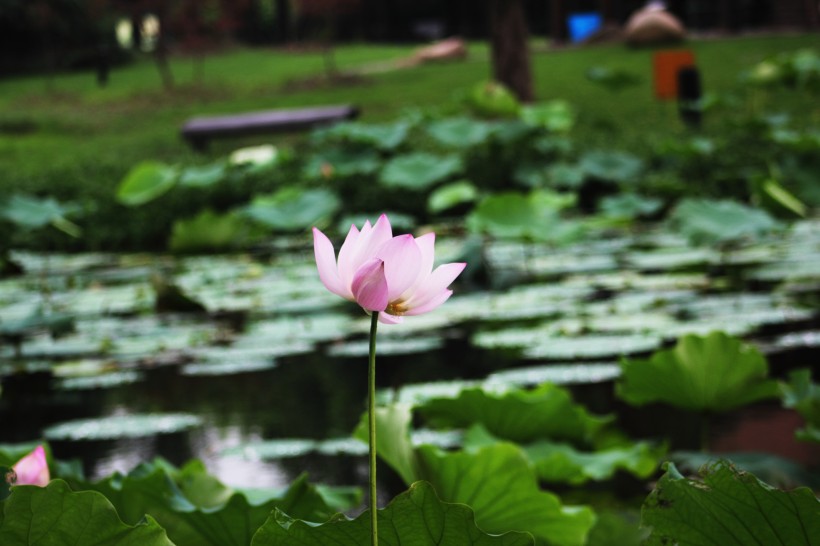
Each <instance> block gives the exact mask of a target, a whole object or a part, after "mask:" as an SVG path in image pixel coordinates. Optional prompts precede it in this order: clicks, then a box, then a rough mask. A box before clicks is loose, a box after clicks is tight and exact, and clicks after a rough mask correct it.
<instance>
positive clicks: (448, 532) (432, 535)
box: [251, 482, 534, 546]
mask: <svg viewBox="0 0 820 546" xmlns="http://www.w3.org/2000/svg"><path fill="white" fill-rule="evenodd" d="M377 517H378V525H379V543H380V544H383V545H384V546H399V545H402V544H407V545H411V544H412V545H413V546H485V545H486V546H495V545H498V546H526V545H532V544H534V543H533V538H532V536H530V535H528V534H526V533H520V532H508V533H505V534H503V535H489V534H487V533H485V532H483V531H482V530H481V529H479V528H478V526H476V523H475V519H474V516H473V512H472V510H471V509H470V507H469V506H465V505H463V504H451V503H446V502H442V501H441V500H439V498H438V497H437V496H436V492H435V490H434V489H433V487H432V486H431V485H430V484H429V483H425V482H416V483H414V484H413V485H412V486H410V489H408V490H407V491H405V492H404V493H402V494H401V495H399V496H397V497H396V498H394V499H393V500H392V501H391V502H390V504H388V505H387V506H386V507H385V508H383V509H381V510H379V511H378V515H377ZM370 538H371V537H370V512H368V511H366V512H363V513H362V514H360V515H359V517H357V518H356V519H353V520H350V519H347V518H346V517H344V516H342V515H341V514H339V515H337V516H335V517H334V518H332V519H331V520H329V521H327V522H326V523H324V524H322V525H315V524H308V523H305V522H304V521H300V520H294V519H292V518H290V517H288V516H287V515H286V514H284V513H283V512H280V511H277V512H276V513H275V514H272V515H271V517H270V518H268V520H267V521H266V522H265V524H264V525H263V526H262V527H261V528H260V529H259V531H257V533H256V534H255V535H254V537H253V542H251V546H276V545H282V546H326V545H328V544H334V545H336V546H361V545H362V544H369V543H370Z"/></svg>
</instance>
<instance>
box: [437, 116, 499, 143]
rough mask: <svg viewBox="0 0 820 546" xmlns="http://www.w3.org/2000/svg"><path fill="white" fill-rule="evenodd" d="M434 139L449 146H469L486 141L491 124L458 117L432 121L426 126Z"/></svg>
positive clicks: (490, 131)
mask: <svg viewBox="0 0 820 546" xmlns="http://www.w3.org/2000/svg"><path fill="white" fill-rule="evenodd" d="M427 132H428V133H429V134H430V136H432V137H433V138H434V139H436V140H437V141H439V142H440V143H441V144H444V145H445V146H450V147H451V148H471V147H473V146H478V145H479V144H483V143H484V142H486V141H487V139H488V138H489V137H490V135H491V134H492V126H491V125H490V124H489V123H487V122H486V121H478V120H475V119H472V118H467V117H459V118H447V119H442V120H438V121H434V122H432V123H430V124H429V125H428V126H427Z"/></svg>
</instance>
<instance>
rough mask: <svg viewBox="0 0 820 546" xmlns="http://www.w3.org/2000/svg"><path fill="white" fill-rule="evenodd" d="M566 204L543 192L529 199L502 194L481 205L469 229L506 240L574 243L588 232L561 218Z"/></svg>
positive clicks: (578, 225) (472, 216) (512, 193)
mask: <svg viewBox="0 0 820 546" xmlns="http://www.w3.org/2000/svg"><path fill="white" fill-rule="evenodd" d="M553 195H554V194H553ZM563 204H564V202H563V201H560V200H559V201H556V200H554V199H552V198H550V197H549V195H548V194H547V193H545V192H542V191H539V190H535V191H533V192H531V193H530V194H529V195H524V194H521V193H517V192H505V193H499V194H495V195H491V196H488V197H486V198H485V199H483V200H482V201H481V202H480V203H479V204H478V206H477V207H476V208H475V210H473V212H471V213H470V215H469V216H468V217H467V226H468V228H469V229H470V230H471V231H473V232H475V233H486V234H489V235H492V236H493V237H498V238H502V239H533V240H537V241H544V242H552V243H567V242H572V241H575V240H577V239H578V238H580V237H581V236H582V235H583V233H584V228H583V226H582V225H581V224H579V223H578V222H575V221H572V220H565V219H562V218H560V217H559V215H558V210H559V209H560V208H562V205H563Z"/></svg>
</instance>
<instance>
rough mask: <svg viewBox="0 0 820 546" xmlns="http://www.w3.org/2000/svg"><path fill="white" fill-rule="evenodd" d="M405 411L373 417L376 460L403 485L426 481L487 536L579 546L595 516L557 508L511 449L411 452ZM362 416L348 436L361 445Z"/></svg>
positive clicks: (386, 410) (381, 411)
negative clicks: (513, 534) (526, 536)
mask: <svg viewBox="0 0 820 546" xmlns="http://www.w3.org/2000/svg"><path fill="white" fill-rule="evenodd" d="M411 409H412V408H411V406H410V405H407V404H396V405H391V406H387V407H382V408H378V410H377V412H376V429H377V434H376V444H377V446H378V453H379V456H380V457H381V458H382V459H384V460H385V462H387V464H389V465H390V466H391V467H392V468H393V469H394V470H396V471H397V472H398V473H399V475H401V476H402V479H404V480H405V483H412V482H413V481H416V480H426V481H429V482H430V483H432V484H433V487H435V489H436V491H437V492H438V494H439V496H440V497H441V498H442V499H443V500H445V501H447V502H461V503H464V504H467V505H468V506H470V507H471V508H473V510H474V511H475V514H476V515H475V517H476V522H477V523H478V525H479V527H481V528H482V529H484V530H485V531H488V532H491V533H503V532H507V531H510V530H517V531H528V532H530V533H532V534H533V535H535V536H536V537H538V538H539V539H542V540H548V541H550V543H554V544H556V545H562V546H563V545H572V544H583V537H584V535H585V534H586V532H587V531H588V530H589V528H590V526H591V525H592V523H593V522H594V519H595V516H594V514H593V513H592V511H591V510H589V509H588V508H587V507H570V506H562V505H561V502H560V500H559V499H558V497H556V496H555V495H552V494H551V493H547V492H543V491H541V490H540V489H539V488H538V481H537V478H536V476H535V474H534V472H533V469H532V466H531V464H530V463H529V461H528V460H527V459H526V457H525V456H524V455H523V453H522V452H521V450H520V449H519V448H518V447H517V446H514V445H512V444H503V443H496V444H494V445H487V446H480V447H479V448H478V449H474V450H469V451H463V452H453V453H447V452H444V451H442V450H440V449H439V448H438V447H436V446H432V445H429V444H422V445H420V446H419V447H414V444H413V442H412V441H411V439H410V429H409V427H410V422H411V419H412V413H411ZM366 419H367V416H366V415H365V416H363V417H362V421H361V422H360V423H359V426H358V428H357V429H356V431H355V433H354V435H355V436H356V437H357V438H359V439H361V440H363V441H367V437H368V432H367V421H366Z"/></svg>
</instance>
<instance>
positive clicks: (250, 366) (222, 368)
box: [182, 358, 276, 375]
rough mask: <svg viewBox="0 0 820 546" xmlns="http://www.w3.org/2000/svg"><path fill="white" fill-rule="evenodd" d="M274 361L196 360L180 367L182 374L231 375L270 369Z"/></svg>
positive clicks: (257, 359) (274, 365) (264, 359)
mask: <svg viewBox="0 0 820 546" xmlns="http://www.w3.org/2000/svg"><path fill="white" fill-rule="evenodd" d="M275 367H276V362H275V361H274V360H273V359H270V358H256V359H245V360H239V361H227V362H225V361H217V362H196V363H194V364H186V365H185V366H183V367H182V375H233V374H238V373H253V372H261V371H265V370H270V369H272V368H275Z"/></svg>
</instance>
